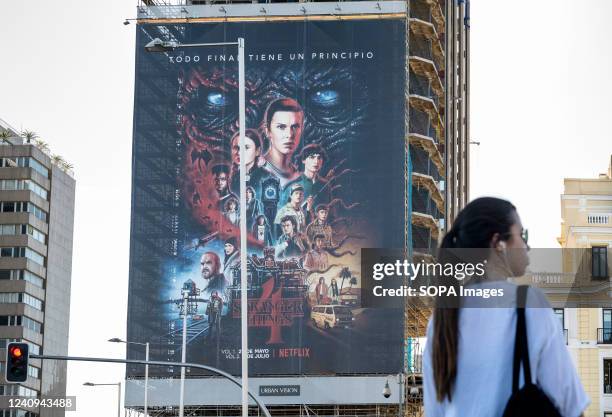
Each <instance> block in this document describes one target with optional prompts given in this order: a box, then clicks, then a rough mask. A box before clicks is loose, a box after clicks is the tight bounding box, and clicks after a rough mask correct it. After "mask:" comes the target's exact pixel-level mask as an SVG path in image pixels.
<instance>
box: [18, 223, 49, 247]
mask: <svg viewBox="0 0 612 417" xmlns="http://www.w3.org/2000/svg"><path fill="white" fill-rule="evenodd" d="M21 233H23V234H24V235H30V236H32V237H33V238H34V239H36V240H38V241H39V242H40V243H43V244H45V243H46V241H47V235H45V234H44V233H43V232H41V231H40V230H38V229H37V228H35V227H34V226H30V225H29V224H23V225H21Z"/></svg>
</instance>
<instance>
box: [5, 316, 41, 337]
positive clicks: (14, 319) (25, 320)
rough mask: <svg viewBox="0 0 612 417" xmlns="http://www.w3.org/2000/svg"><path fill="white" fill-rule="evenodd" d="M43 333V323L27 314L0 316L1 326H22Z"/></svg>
mask: <svg viewBox="0 0 612 417" xmlns="http://www.w3.org/2000/svg"><path fill="white" fill-rule="evenodd" d="M22 324H23V327H25V328H27V329H30V330H32V331H33V332H36V333H42V324H40V323H39V322H37V321H36V320H32V319H31V318H29V317H25V316H0V326H21V325H22Z"/></svg>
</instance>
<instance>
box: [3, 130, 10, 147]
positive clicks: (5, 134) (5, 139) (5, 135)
mask: <svg viewBox="0 0 612 417" xmlns="http://www.w3.org/2000/svg"><path fill="white" fill-rule="evenodd" d="M12 137H13V135H12V134H11V132H9V131H8V130H4V131H2V132H0V142H6V143H8V144H9V145H12V143H11V141H10V140H9V139H10V138H12Z"/></svg>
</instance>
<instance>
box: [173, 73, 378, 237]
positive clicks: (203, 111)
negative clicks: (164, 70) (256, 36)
mask: <svg viewBox="0 0 612 417" xmlns="http://www.w3.org/2000/svg"><path fill="white" fill-rule="evenodd" d="M348 64H350V63H348ZM348 64H343V65H335V66H331V65H329V63H327V64H326V65H324V64H320V65H319V66H317V65H315V64H309V65H308V69H306V70H304V69H303V66H302V65H301V64H298V63H294V65H283V66H280V67H279V66H276V67H273V66H271V65H270V66H266V67H262V66H255V65H253V66H247V73H246V82H245V84H246V122H247V123H246V125H247V126H246V127H247V128H255V129H258V130H259V132H260V133H261V136H262V138H263V142H264V144H263V149H262V155H263V153H265V151H266V150H267V139H266V138H265V134H264V132H265V129H264V127H265V126H264V121H263V117H264V113H265V110H266V107H267V105H268V103H270V102H271V101H272V100H274V99H276V98H280V97H289V98H294V99H296V100H297V101H298V102H299V103H300V105H301V106H302V107H303V108H304V131H303V134H302V138H301V143H300V148H301V147H303V146H305V145H307V144H310V143H317V144H320V145H322V146H323V147H324V148H325V149H326V151H327V153H328V156H329V161H326V163H325V167H324V171H329V170H330V169H331V168H334V167H337V165H338V164H342V165H343V166H342V167H337V168H352V167H351V166H350V160H348V159H347V155H349V153H350V149H349V148H350V147H351V146H354V145H357V142H358V141H360V140H364V139H368V138H369V136H370V135H369V134H368V133H367V132H368V131H369V130H370V125H371V123H370V120H369V117H368V113H369V112H368V107H369V105H370V100H369V92H368V89H367V86H366V84H365V82H364V78H365V77H364V75H363V74H362V73H360V72H359V71H356V70H355V69H354V68H351V67H350V66H349V65H348ZM236 73H237V69H236V68H235V67H231V68H222V67H213V68H206V69H203V68H192V69H190V70H188V71H186V72H184V73H182V74H180V76H179V84H180V87H179V91H178V111H179V117H178V128H179V133H180V134H181V137H182V140H183V145H184V150H185V153H184V170H183V173H182V178H181V180H182V183H183V193H184V200H185V201H186V202H187V203H188V208H189V209H190V210H191V212H192V214H193V216H194V219H195V220H196V221H197V222H198V223H200V224H201V225H202V226H204V229H205V230H207V231H212V230H218V229H219V228H221V229H222V232H223V234H225V233H229V234H231V233H232V232H234V230H233V226H232V225H229V224H225V221H224V219H223V216H220V214H219V213H218V209H217V206H216V203H215V202H216V198H217V195H216V194H215V190H214V187H213V186H212V183H213V181H212V174H211V173H210V167H212V166H214V165H215V164H218V163H225V164H228V165H229V164H230V161H231V159H230V140H231V137H232V135H233V134H234V133H235V132H237V131H238V129H239V126H238V80H237V74H236ZM297 154H299V149H298V151H297V152H296V153H295V155H294V159H296V156H297ZM349 159H350V158H349ZM294 162H296V163H297V162H298V161H294Z"/></svg>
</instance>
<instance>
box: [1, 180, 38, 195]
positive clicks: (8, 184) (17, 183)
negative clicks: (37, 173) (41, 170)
mask: <svg viewBox="0 0 612 417" xmlns="http://www.w3.org/2000/svg"><path fill="white" fill-rule="evenodd" d="M0 190H30V191H32V192H33V193H34V194H36V195H38V196H39V197H41V198H43V199H45V200H46V199H47V197H48V192H47V190H45V189H44V188H43V187H42V186H41V185H40V184H37V183H36V182H34V181H32V180H0Z"/></svg>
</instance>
